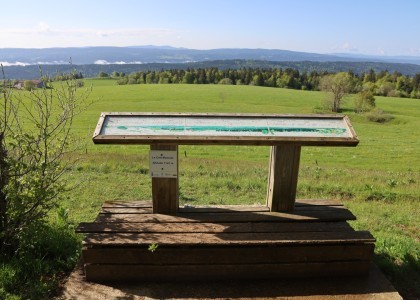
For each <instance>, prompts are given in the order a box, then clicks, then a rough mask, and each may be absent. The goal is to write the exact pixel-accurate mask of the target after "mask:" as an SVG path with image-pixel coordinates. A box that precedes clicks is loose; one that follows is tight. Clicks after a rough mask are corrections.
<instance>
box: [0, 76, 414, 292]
mask: <svg viewBox="0 0 420 300" xmlns="http://www.w3.org/2000/svg"><path fill="white" fill-rule="evenodd" d="M90 84H92V85H93V91H92V93H91V95H90V98H91V99H93V100H95V102H94V104H93V105H92V106H91V107H89V109H88V111H86V112H84V113H83V115H81V116H80V117H79V119H78V121H77V122H76V123H75V127H74V128H75V132H76V134H77V135H78V136H80V137H81V138H82V139H84V141H85V142H86V145H87V150H86V154H85V155H84V160H83V161H82V162H81V163H80V164H79V165H77V166H74V167H73V168H72V169H71V172H70V174H69V178H70V181H71V183H73V184H75V185H78V187H77V188H76V189H75V190H73V191H72V192H71V193H70V194H69V197H68V199H67V200H66V201H64V202H62V203H60V205H61V207H63V208H65V209H69V211H70V219H71V221H72V222H73V223H78V222H81V221H84V222H86V221H92V220H94V218H95V217H96V215H97V213H98V212H99V209H100V206H101V204H102V203H103V202H104V201H106V200H133V199H151V180H150V177H149V175H148V169H149V166H148V151H149V147H148V146H137V145H136V146H135V145H127V146H125V145H112V146H111V145H94V144H93V143H92V141H91V136H92V133H93V131H94V128H95V127H96V123H97V121H98V118H99V114H100V113H101V112H106V111H108V112H110V111H120V112H123V111H139V112H158V111H160V112H232V113H292V114H301V113H305V114H306V113H313V112H314V108H315V107H317V106H319V105H320V103H322V101H323V99H324V98H325V94H324V93H322V92H308V91H296V90H288V89H277V88H264V87H254V86H225V85H126V86H118V85H116V83H115V81H114V80H86V82H85V86H88V85H90ZM376 103H377V106H378V107H379V108H381V109H383V110H384V111H385V112H387V113H391V114H392V115H393V116H394V119H393V120H391V121H390V122H388V123H385V124H377V123H372V122H369V121H367V120H366V118H365V117H363V116H360V115H356V114H354V113H353V112H352V107H353V103H352V99H351V98H350V99H348V100H347V102H346V103H345V105H344V110H345V113H346V114H348V115H349V117H350V119H351V122H352V124H353V125H354V127H355V130H356V132H357V134H358V136H359V139H360V143H359V145H358V146H357V147H355V148H354V147H304V148H303V150H302V156H301V164H300V174H299V183H298V197H299V198H334V199H339V200H341V201H343V202H344V203H345V205H346V206H348V207H349V208H350V210H351V211H352V212H353V213H354V214H355V215H356V217H357V219H358V220H357V221H354V222H352V226H354V227H355V228H357V229H359V230H369V231H371V232H372V234H373V235H374V236H375V238H376V239H377V243H376V250H375V253H376V254H375V262H376V263H377V264H378V265H379V266H380V267H381V269H382V270H383V271H384V273H385V274H386V276H387V277H388V278H390V280H391V281H392V283H393V284H394V285H395V287H396V288H397V289H398V291H399V292H400V293H401V294H402V295H403V296H404V297H406V298H408V299H410V298H412V299H415V298H416V297H419V295H420V286H419V282H420V275H419V273H420V271H419V257H418V256H419V253H420V243H419V232H420V230H419V225H418V224H420V220H419V216H420V209H419V200H420V155H419V153H420V139H419V134H418V133H419V128H420V101H419V100H415V99H403V98H384V97H376ZM179 155H180V161H179V168H180V203H181V205H184V204H193V205H194V204H253V203H264V202H265V194H266V184H267V178H266V177H267V171H268V158H269V147H258V146H255V147H250V146H180V148H179ZM5 272H6V271H5ZM0 273H1V272H0ZM6 273H7V272H6ZM0 278H1V277H0ZM0 280H1V279H0ZM0 287H1V286H0Z"/></svg>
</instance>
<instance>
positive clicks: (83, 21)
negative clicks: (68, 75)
mask: <svg viewBox="0 0 420 300" xmlns="http://www.w3.org/2000/svg"><path fill="white" fill-rule="evenodd" d="M0 4H1V5H0V16H1V17H0V48H13V47H18V48H49V47H70V46H74V47H81V46H134V45H170V46H174V47H186V48H193V49H215V48H268V49H284V50H293V51H303V52H316V53H338V52H339V53H352V54H372V55H389V56H390V55H415V56H420V0H399V1H395V0H394V1H390V0H312V1H310V0H287V1H286V0H277V1H275V0H252V1H247V0H241V1H240V0H213V1H200V0H172V1H170V0H160V1H155V0H148V1H143V0H124V1H115V0H113V1H108V0H84V1H80V0H71V1H66V2H63V1H58V0H55V1H49V0H38V1H33V0H22V1H19V5H17V4H16V3H15V1H5V0H0Z"/></svg>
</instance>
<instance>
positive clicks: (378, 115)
mask: <svg viewBox="0 0 420 300" xmlns="http://www.w3.org/2000/svg"><path fill="white" fill-rule="evenodd" d="M366 118H367V119H368V120H369V121H371V122H377V123H386V122H389V121H391V120H392V119H393V118H394V117H393V116H392V115H391V114H387V113H384V111H383V110H382V109H380V108H375V109H373V110H371V111H370V112H368V113H366Z"/></svg>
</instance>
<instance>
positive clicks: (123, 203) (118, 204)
mask: <svg viewBox="0 0 420 300" xmlns="http://www.w3.org/2000/svg"><path fill="white" fill-rule="evenodd" d="M312 205H319V206H343V204H342V203H341V202H339V201H337V200H334V199H296V203H295V206H312ZM102 207H103V208H145V207H152V200H131V201H130V200H112V201H105V202H104V203H103V205H102ZM213 207H215V208H225V209H232V210H240V211H243V210H245V211H246V210H249V211H254V210H256V209H258V208H261V210H265V209H268V207H267V206H266V205H193V206H188V207H183V206H181V207H180V208H183V209H189V208H213Z"/></svg>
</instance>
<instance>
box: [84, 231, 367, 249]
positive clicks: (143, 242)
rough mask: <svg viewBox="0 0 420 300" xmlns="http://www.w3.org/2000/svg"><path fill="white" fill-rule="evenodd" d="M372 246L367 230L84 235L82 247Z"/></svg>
mask: <svg viewBox="0 0 420 300" xmlns="http://www.w3.org/2000/svg"><path fill="white" fill-rule="evenodd" d="M362 242H367V243H373V242H375V239H374V238H373V236H372V235H371V234H370V233H369V232H368V231H343V232H293V233H289V232H288V233H282V232H280V233H277V232H276V233H273V232H270V233H266V232H263V233H255V232H252V233H225V232H223V233H215V234H213V233H171V234H167V233H88V234H86V236H85V239H84V240H83V245H84V246H93V245H98V246H104V245H106V246H121V245H126V246H146V247H148V246H149V245H151V244H158V245H184V246H187V245H188V246H206V245H238V246H239V245H243V246H245V245H259V244H265V245H291V244H294V245H303V244H331V243H334V244H349V243H362Z"/></svg>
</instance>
